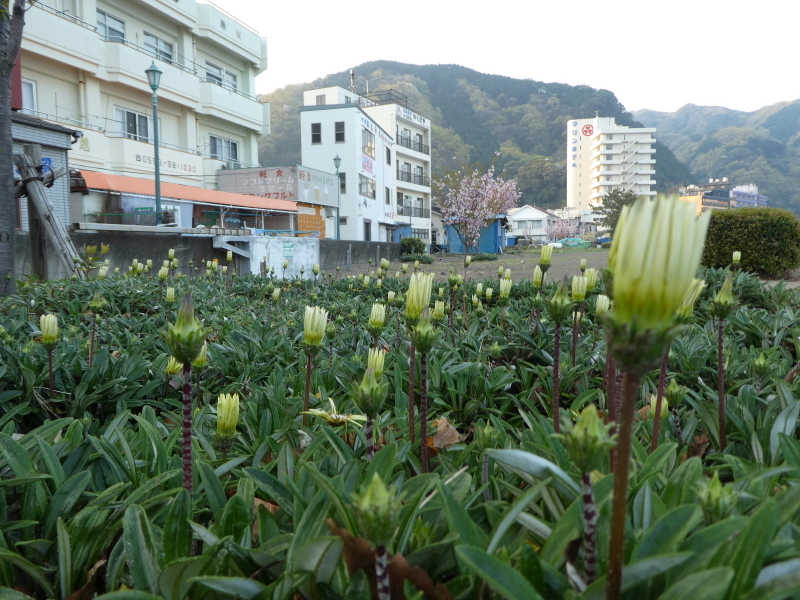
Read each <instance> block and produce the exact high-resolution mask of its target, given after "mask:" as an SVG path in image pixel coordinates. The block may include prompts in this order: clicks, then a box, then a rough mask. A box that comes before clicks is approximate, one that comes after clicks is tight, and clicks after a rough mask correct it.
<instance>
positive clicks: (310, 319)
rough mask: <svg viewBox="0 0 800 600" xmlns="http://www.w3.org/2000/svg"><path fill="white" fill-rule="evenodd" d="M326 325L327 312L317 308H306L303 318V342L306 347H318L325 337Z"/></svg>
mask: <svg viewBox="0 0 800 600" xmlns="http://www.w3.org/2000/svg"><path fill="white" fill-rule="evenodd" d="M327 324H328V311H327V310H325V309H324V308H320V307H319V306H306V311H305V316H304V318H303V341H304V342H305V344H306V346H311V347H318V346H321V345H322V338H324V337H325V328H326V326H327Z"/></svg>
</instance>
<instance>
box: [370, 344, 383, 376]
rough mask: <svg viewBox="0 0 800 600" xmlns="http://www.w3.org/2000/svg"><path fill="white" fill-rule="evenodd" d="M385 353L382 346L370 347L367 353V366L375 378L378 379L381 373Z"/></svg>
mask: <svg viewBox="0 0 800 600" xmlns="http://www.w3.org/2000/svg"><path fill="white" fill-rule="evenodd" d="M385 357H386V353H385V352H384V351H383V349H382V348H370V349H369V353H368V354H367V368H368V369H372V372H373V373H374V374H375V379H380V378H381V375H383V363H384V359H385Z"/></svg>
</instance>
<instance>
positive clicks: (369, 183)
mask: <svg viewBox="0 0 800 600" xmlns="http://www.w3.org/2000/svg"><path fill="white" fill-rule="evenodd" d="M358 193H359V194H361V195H362V196H366V197H367V198H375V180H374V179H370V178H369V177H364V176H363V175H359V176H358Z"/></svg>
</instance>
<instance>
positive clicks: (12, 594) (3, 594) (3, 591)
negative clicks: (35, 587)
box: [0, 587, 34, 600]
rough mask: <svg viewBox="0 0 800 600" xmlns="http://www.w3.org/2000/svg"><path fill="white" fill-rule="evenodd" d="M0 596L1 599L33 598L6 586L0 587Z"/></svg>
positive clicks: (27, 599) (19, 599) (20, 599)
mask: <svg viewBox="0 0 800 600" xmlns="http://www.w3.org/2000/svg"><path fill="white" fill-rule="evenodd" d="M0 598H2V599H3V600H34V599H33V598H32V597H31V596H28V595H27V594H23V593H22V592H18V591H16V590H12V589H11V588H7V587H0Z"/></svg>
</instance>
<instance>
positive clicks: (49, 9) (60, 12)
mask: <svg viewBox="0 0 800 600" xmlns="http://www.w3.org/2000/svg"><path fill="white" fill-rule="evenodd" d="M31 6H38V7H39V8H41V9H42V10H45V11H47V12H49V13H53V14H54V15H58V16H59V17H61V18H62V19H66V20H67V21H72V22H73V23H77V24H78V25H80V26H81V27H85V28H86V29H90V30H91V31H97V27H96V26H95V25H92V24H91V23H87V22H86V21H84V20H83V19H79V18H78V17H76V16H75V15H71V14H69V13H68V12H67V11H64V10H58V9H57V8H53V7H52V6H48V5H47V4H42V3H41V2H36V3H35V4H31Z"/></svg>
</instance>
